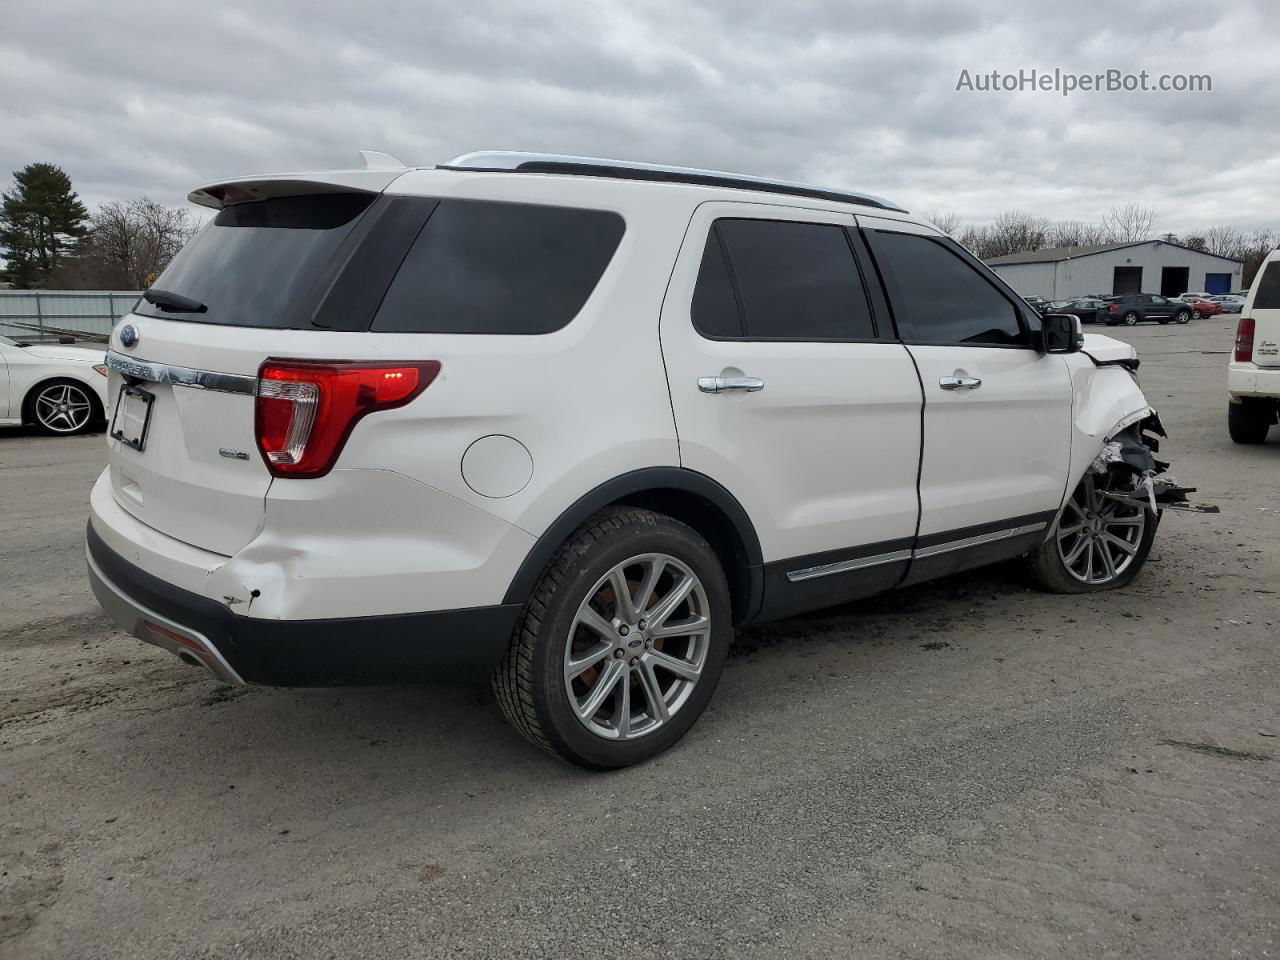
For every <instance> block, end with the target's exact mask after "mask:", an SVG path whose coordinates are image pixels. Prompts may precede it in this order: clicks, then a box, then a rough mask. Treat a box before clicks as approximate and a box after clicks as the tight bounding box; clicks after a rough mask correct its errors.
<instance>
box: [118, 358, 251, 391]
mask: <svg viewBox="0 0 1280 960" xmlns="http://www.w3.org/2000/svg"><path fill="white" fill-rule="evenodd" d="M107 367H108V368H109V369H111V370H114V371H115V372H116V373H118V374H120V375H121V376H125V377H129V378H131V379H133V380H145V381H146V382H148V383H168V384H172V385H173V386H175V387H190V388H191V389H193V390H212V391H214V392H216V393H241V394H246V395H247V396H250V397H252V396H255V395H256V394H257V392H258V378H257V377H249V376H245V375H244V374H241V373H218V372H216V371H214V370H195V369H193V368H191V367H178V366H174V365H173V364H171V363H153V362H151V361H150V360H136V359H134V358H133V357H126V356H125V355H124V354H122V353H116V352H115V351H114V350H108V351H107Z"/></svg>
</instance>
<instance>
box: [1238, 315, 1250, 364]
mask: <svg viewBox="0 0 1280 960" xmlns="http://www.w3.org/2000/svg"><path fill="white" fill-rule="evenodd" d="M1252 361H1253V317H1241V318H1240V320H1239V322H1238V323H1237V324H1236V363H1250V362H1252Z"/></svg>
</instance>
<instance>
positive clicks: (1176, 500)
mask: <svg viewBox="0 0 1280 960" xmlns="http://www.w3.org/2000/svg"><path fill="white" fill-rule="evenodd" d="M1167 436H1168V434H1167V433H1166V432H1165V429H1164V424H1163V423H1161V422H1160V415H1159V414H1158V413H1156V412H1155V411H1154V410H1152V411H1151V412H1150V413H1149V414H1147V416H1145V417H1144V418H1142V419H1141V420H1138V421H1137V422H1136V423H1132V424H1130V425H1128V426H1126V427H1124V428H1123V429H1122V430H1120V431H1118V432H1117V433H1116V434H1115V435H1114V436H1112V438H1111V439H1110V440H1108V441H1107V442H1106V443H1105V444H1103V445H1102V449H1101V450H1100V451H1099V452H1098V455H1097V456H1096V457H1095V458H1094V460H1093V462H1092V463H1091V464H1090V465H1089V471H1090V472H1091V473H1094V474H1098V475H1106V474H1110V475H1111V477H1112V479H1113V481H1114V483H1113V485H1112V486H1111V487H1110V488H1109V489H1107V490H1105V491H1103V496H1106V497H1108V498H1110V499H1112V500H1119V501H1121V502H1123V503H1130V504H1136V505H1138V506H1144V507H1147V508H1149V509H1150V510H1151V512H1152V513H1159V512H1160V511H1161V510H1179V511H1183V512H1187V513H1219V512H1221V511H1219V509H1218V508H1217V507H1216V506H1212V505H1210V504H1195V503H1192V502H1191V501H1190V500H1188V499H1187V494H1189V493H1195V491H1196V488H1195V487H1184V486H1182V485H1181V484H1179V483H1178V481H1177V480H1175V479H1174V478H1173V477H1172V476H1171V475H1170V474H1169V473H1168V472H1167V471H1168V469H1169V463H1168V462H1167V461H1165V460H1160V459H1158V458H1157V457H1156V454H1157V453H1159V452H1160V439H1161V438H1162V437H1167Z"/></svg>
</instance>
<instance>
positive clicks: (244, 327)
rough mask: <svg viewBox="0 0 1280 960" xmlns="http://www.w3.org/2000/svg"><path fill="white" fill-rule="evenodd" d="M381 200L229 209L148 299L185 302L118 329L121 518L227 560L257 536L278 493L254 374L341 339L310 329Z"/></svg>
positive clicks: (165, 305)
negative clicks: (258, 424) (257, 423)
mask: <svg viewBox="0 0 1280 960" xmlns="http://www.w3.org/2000/svg"><path fill="white" fill-rule="evenodd" d="M375 198H376V194H373V193H327V194H317V195H310V196H290V197H278V198H274V199H268V200H263V201H260V202H247V203H241V204H236V205H234V206H228V207H225V208H223V209H222V210H220V211H219V213H218V214H217V216H216V217H215V218H214V220H213V221H212V222H211V223H209V224H208V225H206V226H205V227H204V228H203V229H202V230H201V231H200V233H199V234H198V235H197V236H196V237H195V238H194V239H193V240H192V241H191V242H190V243H189V244H188V245H187V246H186V247H185V248H184V249H183V250H182V252H181V253H180V254H179V255H178V256H177V257H176V258H175V259H174V261H173V263H172V264H171V265H170V266H169V268H168V269H167V270H165V272H164V273H163V274H162V275H161V277H160V278H159V279H158V280H157V281H156V283H155V284H154V286H153V288H152V289H153V290H154V291H164V292H166V293H168V294H176V295H177V297H176V298H173V297H171V298H169V299H168V300H166V299H164V297H162V296H159V295H157V296H158V297H159V302H158V303H149V302H146V301H140V302H139V304H138V305H137V306H136V307H135V312H134V313H133V314H132V315H130V316H127V317H126V318H125V319H124V322H122V323H121V324H120V325H119V326H118V327H117V329H116V331H115V332H114V333H113V335H112V338H111V353H110V354H109V356H108V365H109V366H110V367H111V368H112V373H111V385H110V387H111V397H110V406H111V409H109V410H108V411H107V413H108V445H109V448H110V473H111V484H112V489H113V491H114V493H115V498H116V500H117V502H118V503H119V504H120V505H121V507H123V508H124V509H125V510H126V511H128V512H129V513H131V514H132V515H133V516H135V517H136V518H137V519H139V520H141V521H142V522H143V523H145V524H147V525H149V526H151V527H153V528H154V529H156V530H158V531H160V532H162V533H164V534H167V535H168V536H171V537H174V538H176V539H178V540H181V541H184V542H186V543H189V544H192V545H194V546H197V547H201V548H203V549H205V550H209V551H212V552H215V553H220V554H224V555H230V554H232V553H234V552H236V551H237V550H238V549H240V548H241V547H243V546H244V545H245V544H246V543H248V542H249V540H251V539H252V538H253V536H254V535H255V534H256V533H257V532H258V530H259V529H260V528H261V525H262V522H263V517H264V509H265V508H264V498H265V496H266V493H267V489H268V487H269V486H270V482H271V478H270V474H269V473H268V471H267V468H266V465H265V464H264V463H263V461H262V458H261V456H259V454H258V451H257V447H256V441H255V434H254V394H255V391H256V387H257V375H258V368H259V366H260V365H261V364H262V362H263V361H264V360H265V359H267V358H268V357H270V356H273V355H281V354H283V355H286V356H287V355H295V356H296V355H304V356H305V355H308V354H311V355H314V351H315V350H316V349H317V348H319V349H323V344H324V342H325V341H324V339H323V338H324V337H325V336H332V335H326V334H324V333H323V332H322V331H321V329H320V328H318V327H317V326H313V325H312V321H313V319H314V310H315V308H316V306H317V304H318V303H319V302H320V300H321V298H322V296H323V295H324V294H325V293H326V292H328V291H329V288H330V284H331V283H332V282H333V277H334V273H335V272H336V270H337V268H338V267H339V266H340V265H341V264H342V263H343V262H344V258H346V257H347V256H348V255H349V248H351V247H352V246H353V245H354V242H353V241H355V240H356V239H358V235H359V233H360V231H361V230H362V229H363V228H362V226H361V225H362V223H363V224H366V225H367V222H368V219H367V218H368V217H370V216H376V215H377V211H376V210H375V208H374V202H375ZM371 211H372V212H371ZM180 298H185V300H183V299H180ZM329 299H330V300H331V299H333V298H332V296H330V298H329ZM186 301H195V306H196V309H190V307H191V306H192V304H190V303H187V302H186ZM184 306H185V308H184ZM366 322H367V321H366ZM126 328H131V329H128V333H129V336H127V337H122V333H123V332H124V331H125V330H126ZM330 342H331V341H330ZM330 349H331V348H330Z"/></svg>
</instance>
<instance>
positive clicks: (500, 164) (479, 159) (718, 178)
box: [437, 150, 907, 213]
mask: <svg viewBox="0 0 1280 960" xmlns="http://www.w3.org/2000/svg"><path fill="white" fill-rule="evenodd" d="M437 169H440V170H471V171H478V172H487V173H499V172H511V171H517V172H522V173H560V174H570V175H574V176H580V177H608V178H614V179H620V180H651V181H658V182H662V183H687V184H697V185H699V186H706V187H728V188H731V189H735V190H756V191H759V192H762V193H779V194H785V195H788V196H794V197H810V198H812V199H815V200H834V201H836V202H838V203H856V204H860V205H861V206H865V207H877V208H879V209H881V210H897V211H900V212H901V213H906V212H907V211H906V210H905V209H904V208H903V207H900V206H898V205H897V204H896V203H892V202H891V201H889V200H885V199H884V198H883V197H877V196H874V195H873V194H869V193H851V192H848V191H845V190H831V189H828V188H826V187H816V186H810V185H809V184H805V183H793V182H791V181H788V180H769V179H766V178H763V177H751V176H746V175H744V174H738V173H724V172H722V171H719V170H698V169H695V168H692V167H667V166H662V165H660V164H654V163H637V162H635V161H630V160H602V159H599V158H597V157H572V156H561V155H559V154H554V153H520V152H514V151H504V150H495V151H486V152H480V153H467V154H463V155H462V156H460V157H455V158H454V159H452V160H450V161H449V162H448V163H442V164H439V165H438V167H437Z"/></svg>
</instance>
